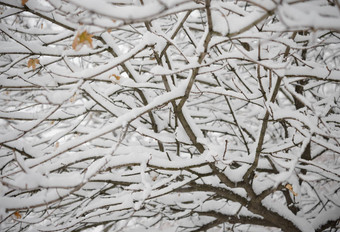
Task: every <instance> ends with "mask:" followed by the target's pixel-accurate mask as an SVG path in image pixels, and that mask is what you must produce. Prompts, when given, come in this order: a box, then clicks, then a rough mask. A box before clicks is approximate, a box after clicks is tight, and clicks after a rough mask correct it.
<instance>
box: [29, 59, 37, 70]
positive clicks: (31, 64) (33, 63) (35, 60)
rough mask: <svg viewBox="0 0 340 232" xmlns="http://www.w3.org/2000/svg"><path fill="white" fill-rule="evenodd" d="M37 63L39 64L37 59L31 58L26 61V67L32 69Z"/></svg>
mask: <svg viewBox="0 0 340 232" xmlns="http://www.w3.org/2000/svg"><path fill="white" fill-rule="evenodd" d="M37 64H39V59H33V58H31V59H29V60H28V62H27V67H29V68H32V69H33V70H34V69H35V67H36V65H37Z"/></svg>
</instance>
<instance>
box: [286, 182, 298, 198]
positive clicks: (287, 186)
mask: <svg viewBox="0 0 340 232" xmlns="http://www.w3.org/2000/svg"><path fill="white" fill-rule="evenodd" d="M286 189H288V190H289V191H291V193H292V194H293V195H294V196H297V195H298V194H297V193H296V192H294V190H293V186H292V185H291V184H286Z"/></svg>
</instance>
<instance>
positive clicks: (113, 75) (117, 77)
mask: <svg viewBox="0 0 340 232" xmlns="http://www.w3.org/2000/svg"><path fill="white" fill-rule="evenodd" d="M111 76H112V77H114V78H116V80H117V81H119V79H120V76H118V75H116V74H112V75H111Z"/></svg>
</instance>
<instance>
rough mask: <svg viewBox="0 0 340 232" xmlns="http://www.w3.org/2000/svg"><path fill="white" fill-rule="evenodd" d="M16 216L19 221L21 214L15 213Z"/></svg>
mask: <svg viewBox="0 0 340 232" xmlns="http://www.w3.org/2000/svg"><path fill="white" fill-rule="evenodd" d="M14 216H15V217H16V218H17V219H20V218H21V214H20V213H19V212H18V211H15V213H14Z"/></svg>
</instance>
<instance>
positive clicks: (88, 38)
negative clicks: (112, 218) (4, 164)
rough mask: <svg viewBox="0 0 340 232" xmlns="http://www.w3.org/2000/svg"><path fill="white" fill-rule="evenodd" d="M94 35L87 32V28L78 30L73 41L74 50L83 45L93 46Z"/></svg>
mask: <svg viewBox="0 0 340 232" xmlns="http://www.w3.org/2000/svg"><path fill="white" fill-rule="evenodd" d="M92 36H93V35H91V34H89V33H87V31H86V30H85V31H83V32H82V33H80V32H78V33H77V35H76V37H74V40H73V43H72V48H73V50H79V49H80V48H81V47H82V46H83V45H86V46H88V47H90V48H93V46H92Z"/></svg>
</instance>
